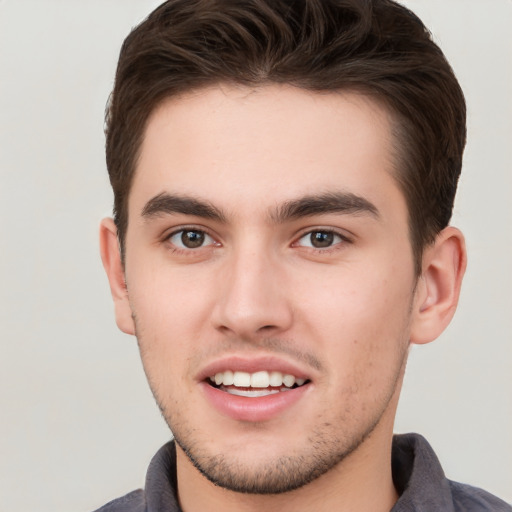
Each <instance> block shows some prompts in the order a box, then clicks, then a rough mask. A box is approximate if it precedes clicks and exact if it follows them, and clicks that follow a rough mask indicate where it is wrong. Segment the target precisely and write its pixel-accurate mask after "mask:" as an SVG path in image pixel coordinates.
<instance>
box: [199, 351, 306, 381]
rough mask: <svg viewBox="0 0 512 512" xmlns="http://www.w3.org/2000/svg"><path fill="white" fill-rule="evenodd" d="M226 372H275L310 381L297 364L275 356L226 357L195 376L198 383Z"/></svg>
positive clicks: (212, 363) (217, 360)
mask: <svg viewBox="0 0 512 512" xmlns="http://www.w3.org/2000/svg"><path fill="white" fill-rule="evenodd" d="M226 370H231V371H241V372H247V373H255V372H259V371H269V372H271V371H276V372H281V373H283V374H288V375H293V376H294V377H296V378H299V379H311V372H307V371H306V370H305V369H303V368H301V366H300V365H299V364H297V363H293V362H290V361H287V360H286V359H283V358H281V357H276V356H256V357H247V356H245V357H242V356H235V355H231V356H226V357H221V358H219V359H216V360H215V361H212V362H210V363H208V364H207V365H206V366H204V367H203V368H202V369H201V370H200V371H199V373H198V375H197V380H198V381H203V380H206V379H207V378H208V377H211V376H213V375H215V374H216V373H219V372H224V371H226Z"/></svg>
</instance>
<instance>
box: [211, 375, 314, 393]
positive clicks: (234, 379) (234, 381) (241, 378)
mask: <svg viewBox="0 0 512 512" xmlns="http://www.w3.org/2000/svg"><path fill="white" fill-rule="evenodd" d="M210 380H211V381H212V382H215V384H216V385H217V386H233V385H234V386H235V387H239V388H260V389H264V388H268V387H269V386H270V387H275V388H280V387H282V386H286V387H287V388H291V387H293V385H294V384H297V385H298V386H302V385H303V384H304V383H305V382H306V379H301V378H297V377H295V376H294V375H290V374H283V373H281V372H275V371H274V372H267V371H259V372H255V373H248V372H239V371H236V372H232V371H230V370H226V371H225V372H219V373H216V374H215V375H212V376H211V377H210ZM231 391H233V394H239V393H238V392H237V390H231ZM231 391H230V392H231ZM255 392H256V391H251V393H253V394H252V395H251V396H264V395H255V394H254V393H255ZM275 392H277V391H275ZM244 393H245V391H244ZM265 394H269V392H268V391H265ZM244 396H245V395H244Z"/></svg>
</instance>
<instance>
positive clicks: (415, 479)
mask: <svg viewBox="0 0 512 512" xmlns="http://www.w3.org/2000/svg"><path fill="white" fill-rule="evenodd" d="M392 470H393V482H394V484H395V487H396V489H397V492H398V493H399V494H400V498H399V499H398V501H397V502H396V503H395V506H394V507H393V508H392V509H391V512H484V511H493V512H512V507H511V506H510V505H508V504H507V503H505V502H504V501H502V500H500V499H499V498H496V497H495V496H493V495H492V494H489V493H488V492H486V491H483V490H482V489H477V488H476V487H471V486H469V485H465V484H460V483H457V482H452V481H451V480H448V479H447V478H446V476H445V474H444V472H443V469H442V467H441V464H440V463H439V460H438V459H437V457H436V454H435V453H434V451H433V450H432V448H431V446H430V445H429V444H428V443H427V441H426V440H425V439H424V438H423V437H422V436H420V435H418V434H402V435H395V436H394V438H393V450H392ZM176 487H177V486H176V448H175V445H174V442H172V441H171V442H169V443H167V444H166V445H164V446H163V447H162V448H160V450H159V451H158V452H157V454H156V455H155V456H154V457H153V460H152V461H151V464H150V465H149V468H148V472H147V476H146V487H145V489H144V490H142V489H139V490H137V491H133V492H131V493H130V494H127V495H126V496H123V497H122V498H119V499H117V500H114V501H111V502H110V503H107V504H106V505H105V506H103V507H102V508H100V509H98V510H97V511H96V512H181V509H180V507H179V505H178V498H177V492H176Z"/></svg>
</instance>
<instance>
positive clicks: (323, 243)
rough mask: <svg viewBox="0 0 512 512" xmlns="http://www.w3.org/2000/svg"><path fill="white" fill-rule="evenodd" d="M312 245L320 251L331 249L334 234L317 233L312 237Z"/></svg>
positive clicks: (312, 234)
mask: <svg viewBox="0 0 512 512" xmlns="http://www.w3.org/2000/svg"><path fill="white" fill-rule="evenodd" d="M309 236H310V239H311V245H312V246H313V247H317V248H318V249H320V248H322V247H330V246H331V245H332V244H333V241H334V233H329V232H326V231H315V232H313V233H311V234H310V235H309Z"/></svg>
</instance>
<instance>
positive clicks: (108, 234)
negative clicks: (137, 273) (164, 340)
mask: <svg viewBox="0 0 512 512" xmlns="http://www.w3.org/2000/svg"><path fill="white" fill-rule="evenodd" d="M100 253H101V260H102V262H103V267H104V269H105V272H106V273H107V277H108V281H109V284H110V292H111V294H112V299H113V300H114V308H115V315H116V323H117V326H118V327H119V329H121V331H123V332H125V333H126V334H135V327H134V322H133V318H132V310H131V307H130V302H129V299H128V290H127V288H126V282H125V275H124V268H123V264H122V261H121V251H120V248H119V242H118V239H117V228H116V226H115V224H114V221H113V220H112V219H111V218H106V219H103V220H102V221H101V224H100Z"/></svg>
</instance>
